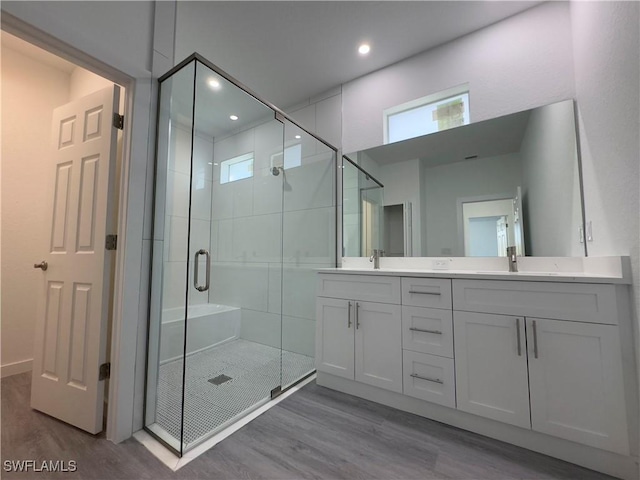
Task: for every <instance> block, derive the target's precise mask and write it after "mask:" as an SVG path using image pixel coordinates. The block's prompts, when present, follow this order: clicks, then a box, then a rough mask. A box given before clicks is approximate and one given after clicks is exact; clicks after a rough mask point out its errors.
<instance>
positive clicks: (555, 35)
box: [342, 2, 575, 152]
mask: <svg viewBox="0 0 640 480" xmlns="http://www.w3.org/2000/svg"><path fill="white" fill-rule="evenodd" d="M569 21H570V20H569V5H568V4H567V3H564V2H562V3H561V2H549V3H545V4H543V5H540V6H539V7H536V8H533V9H530V10H528V11H526V12H524V13H522V14H519V15H515V16H513V17H511V18H508V19H506V20H504V21H502V22H498V23H496V24H494V25H491V26H489V27H487V28H484V29H482V30H479V31H477V32H475V33H472V34H469V35H466V36H464V37H462V38H459V39H457V40H454V41H452V42H449V43H446V44H444V45H442V46H439V47H436V48H433V49H431V50H428V51H426V52H424V53H421V54H419V55H416V56H414V57H411V58H409V59H407V60H403V61H401V62H398V63H396V64H394V65H391V66H389V67H386V68H383V69H381V70H378V71H376V72H374V73H372V74H369V75H365V76H364V77H361V78H359V79H356V80H354V81H352V82H349V83H346V84H345V85H343V89H342V102H343V103H342V126H343V128H342V147H343V149H344V151H345V152H354V151H356V150H363V149H366V148H370V147H374V146H377V145H382V143H383V130H382V112H383V110H384V109H386V108H389V107H392V106H394V105H399V104H401V103H404V102H407V101H409V100H413V99H416V98H420V97H423V96H426V95H429V94H431V93H435V92H438V91H441V90H445V89H447V88H451V87H454V86H456V85H461V84H464V83H468V84H469V90H470V108H471V121H472V122H477V121H480V120H486V119H489V118H494V117H498V116H501V115H505V114H507V113H513V112H518V111H521V110H527V109H529V108H532V107H537V106H540V105H545V104H547V103H553V102H555V101H559V100H565V99H567V98H572V97H573V96H574V93H575V90H574V82H573V60H572V52H571V49H572V44H571V28H570V24H569ZM542 32H544V34H542Z"/></svg>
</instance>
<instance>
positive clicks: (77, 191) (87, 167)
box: [31, 86, 120, 433]
mask: <svg viewBox="0 0 640 480" xmlns="http://www.w3.org/2000/svg"><path fill="white" fill-rule="evenodd" d="M119 97H120V91H119V88H118V87H117V86H113V87H109V88H106V89H104V90H100V91H98V92H95V93H93V94H91V95H88V96H86V97H83V98H81V99H79V100H76V101H74V102H72V103H69V104H67V105H64V106H62V107H59V108H57V109H55V110H54V112H53V125H52V130H53V133H52V145H51V154H50V157H49V158H48V159H46V167H45V168H47V169H48V170H49V173H50V175H49V197H48V198H49V199H50V206H49V213H48V217H47V223H46V224H45V227H44V228H43V238H42V240H43V242H44V247H43V250H42V251H43V255H42V257H41V258H34V262H35V264H36V265H34V267H36V268H38V265H40V268H42V267H46V268H43V269H42V282H41V284H40V285H39V287H38V288H36V289H35V290H34V293H35V295H37V296H39V298H38V299H37V300H38V305H39V306H38V319H37V324H36V332H35V346H34V362H33V375H32V385H31V406H32V407H33V408H35V409H36V410H40V411H42V412H44V413H47V414H49V415H51V416H53V417H56V418H58V419H60V420H62V421H64V422H67V423H70V424H72V425H74V426H76V427H78V428H81V429H83V430H86V431H88V432H90V433H98V432H100V431H101V430H102V414H103V402H104V399H103V396H104V384H105V381H104V380H102V381H101V380H99V367H100V365H101V364H102V363H104V362H105V361H106V353H107V352H106V343H107V324H108V321H107V319H108V315H109V296H110V281H109V279H110V273H111V269H110V264H111V260H112V258H111V255H108V254H107V252H106V250H105V236H106V235H107V234H109V233H115V232H114V228H115V218H114V217H115V216H114V214H115V209H114V201H113V195H112V193H113V190H114V189H113V184H114V181H115V178H114V177H115V166H116V161H115V155H116V142H117V130H116V128H115V127H114V126H113V114H114V112H116V111H117V106H118V103H119ZM43 163H44V162H43Z"/></svg>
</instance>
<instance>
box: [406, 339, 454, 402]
mask: <svg viewBox="0 0 640 480" xmlns="http://www.w3.org/2000/svg"><path fill="white" fill-rule="evenodd" d="M403 367H404V368H403V372H404V379H403V393H404V394H405V395H409V396H411V397H415V398H419V399H421V400H426V401H428V402H433V403H438V404H440V405H444V406H445V407H451V408H456V386H455V372H454V368H453V359H452V358H442V357H437V356H435V355H427V354H425V353H417V352H409V351H407V350H405V351H403Z"/></svg>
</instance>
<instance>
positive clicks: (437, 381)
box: [411, 373, 444, 385]
mask: <svg viewBox="0 0 640 480" xmlns="http://www.w3.org/2000/svg"><path fill="white" fill-rule="evenodd" d="M411 376H412V377H413V378H419V379H420V380H426V381H427V382H433V383H439V384H440V385H444V382H443V381H442V380H440V379H439V378H427V377H422V376H420V375H418V374H417V373H412V374H411Z"/></svg>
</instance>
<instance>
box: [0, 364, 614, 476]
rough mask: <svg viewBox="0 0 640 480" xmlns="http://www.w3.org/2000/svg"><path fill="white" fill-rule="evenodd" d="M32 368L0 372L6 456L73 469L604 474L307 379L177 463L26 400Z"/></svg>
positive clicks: (88, 472) (107, 472) (87, 472)
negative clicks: (94, 432)
mask: <svg viewBox="0 0 640 480" xmlns="http://www.w3.org/2000/svg"><path fill="white" fill-rule="evenodd" d="M29 390H30V375H29V374H22V375H16V376H13V377H8V378H5V379H2V455H1V457H2V466H3V467H4V464H5V463H4V462H5V460H27V459H32V460H36V461H38V462H42V461H43V460H65V461H69V460H75V461H76V462H77V466H78V470H77V471H76V472H75V473H58V474H48V473H33V472H30V473H7V472H6V471H2V472H1V474H0V476H1V477H2V478H21V479H23V478H24V479H26V478H34V479H40V480H44V479H49V478H67V479H71V478H80V479H154V480H160V479H173V478H181V479H220V480H222V479H253V478H256V479H295V478H330V479H338V478H345V479H400V478H402V479H436V478H438V479H447V478H451V479H460V480H462V479H465V480H466V479H474V480H476V479H491V480H495V479H529V480H533V479H576V480H577V479H580V480H589V479H611V477H608V476H606V475H602V474H599V473H596V472H593V471H591V470H586V469H583V468H580V467H577V466H575V465H571V464H569V463H566V462H563V461H560V460H556V459H553V458H550V457H547V456H544V455H540V454H536V453H533V452H529V451H527V450H524V449H521V448H518V447H514V446H511V445H508V444H505V443H502V442H499V441H496V440H491V439H488V438H485V437H482V436H479V435H475V434H472V433H469V432H465V431H463V430H459V429H456V428H452V427H448V426H446V425H443V424H440V423H437V422H433V421H430V420H427V419H424V418H422V417H418V416H415V415H411V414H408V413H404V412H400V411H398V410H394V409H392V408H388V407H385V406H382V405H378V404H375V403H373V402H368V401H365V400H361V399H359V398H356V397H352V396H349V395H345V394H341V393H338V392H334V391H332V390H328V389H326V388H322V387H318V386H317V385H316V384H315V383H310V384H309V385H307V386H306V387H304V388H303V389H301V390H300V391H299V392H297V393H295V394H294V395H292V396H291V397H289V398H287V399H285V400H284V401H282V402H280V403H279V404H278V405H276V406H275V407H273V408H272V409H271V410H269V411H268V412H266V413H265V414H263V415H261V416H260V417H258V418H257V419H256V420H254V421H253V422H251V423H250V424H249V425H247V426H245V427H244V428H242V429H240V430H239V431H238V432H236V433H235V434H233V435H232V436H230V437H229V438H227V439H226V440H224V441H223V442H221V443H219V444H218V445H217V446H215V447H214V448H213V449H211V450H210V451H208V452H207V453H205V454H203V455H202V456H200V457H199V458H197V459H196V460H194V461H192V462H191V463H189V464H188V465H186V466H185V467H183V468H182V469H180V470H179V471H178V472H175V473H174V472H172V471H171V470H169V469H168V468H167V467H165V466H164V465H163V464H161V463H160V462H159V461H158V460H156V459H155V457H153V456H152V455H151V453H149V452H148V451H147V450H146V449H145V448H144V447H143V446H142V445H140V444H138V442H137V441H135V440H133V439H130V440H127V441H126V442H123V443H121V444H119V445H115V444H113V443H111V442H109V441H107V440H105V439H104V437H103V436H101V435H98V436H93V435H89V434H87V433H84V432H82V431H80V430H77V429H75V428H73V427H69V426H68V425H66V424H64V423H62V422H59V421H57V420H55V419H53V418H51V417H48V416H47V415H43V414H41V413H38V412H36V411H33V410H31V408H29Z"/></svg>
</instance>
